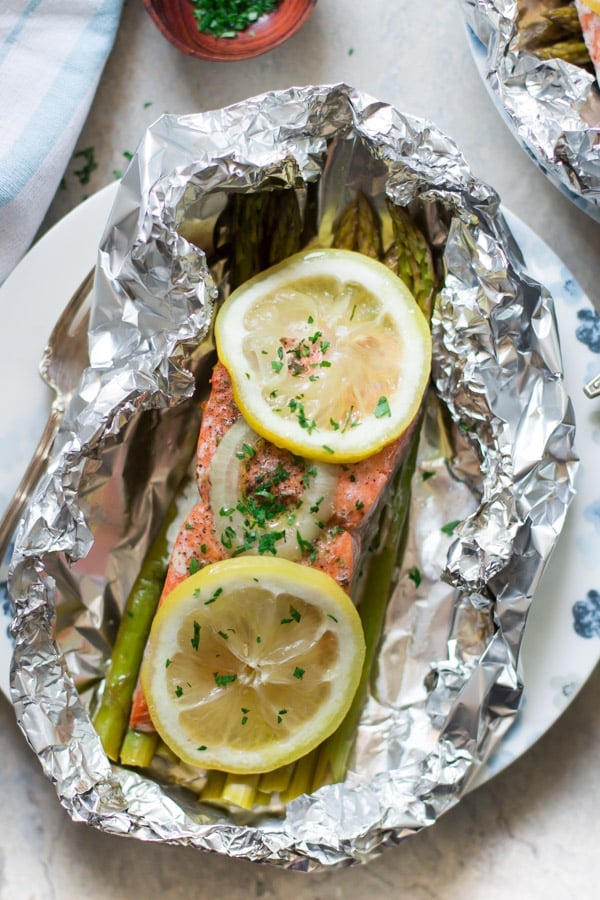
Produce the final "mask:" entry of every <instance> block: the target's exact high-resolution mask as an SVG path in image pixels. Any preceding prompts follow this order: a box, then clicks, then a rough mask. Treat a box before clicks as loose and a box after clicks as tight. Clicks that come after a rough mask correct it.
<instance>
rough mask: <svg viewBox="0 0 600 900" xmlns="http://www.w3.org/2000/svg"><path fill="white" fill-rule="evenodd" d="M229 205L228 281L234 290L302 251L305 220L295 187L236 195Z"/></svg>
mask: <svg viewBox="0 0 600 900" xmlns="http://www.w3.org/2000/svg"><path fill="white" fill-rule="evenodd" d="M230 203H231V208H230V210H229V211H228V212H229V216H230V231H231V250H230V271H229V282H230V286H231V289H232V290H234V289H235V288H236V287H238V286H239V285H240V284H243V283H244V282H245V281H247V280H248V279H249V278H252V276H253V275H256V274H257V273H258V272H261V271H262V270H263V269H267V268H268V267H269V266H271V265H274V264H275V263H277V262H280V261H281V260H283V259H285V258H286V257H288V256H291V255H292V254H293V253H297V252H298V250H300V246H301V239H302V217H301V214H300V208H299V205H298V198H297V196H296V191H295V190H293V189H292V188H287V189H284V190H279V191H261V192H258V193H253V194H233V196H232V198H231V201H230ZM242 235H243V240H241V239H240V237H241V236H242Z"/></svg>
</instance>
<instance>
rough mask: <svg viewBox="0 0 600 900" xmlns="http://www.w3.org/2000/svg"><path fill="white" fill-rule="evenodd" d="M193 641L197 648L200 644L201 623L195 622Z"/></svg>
mask: <svg viewBox="0 0 600 900" xmlns="http://www.w3.org/2000/svg"><path fill="white" fill-rule="evenodd" d="M191 643H192V647H193V648H194V650H197V649H198V647H199V646H200V625H199V623H198V622H194V635H193V637H192V639H191Z"/></svg>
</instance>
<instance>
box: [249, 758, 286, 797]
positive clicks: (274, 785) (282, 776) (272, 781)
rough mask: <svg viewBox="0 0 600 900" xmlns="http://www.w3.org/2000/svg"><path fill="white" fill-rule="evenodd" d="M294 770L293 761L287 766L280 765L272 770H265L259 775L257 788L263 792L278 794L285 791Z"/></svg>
mask: <svg viewBox="0 0 600 900" xmlns="http://www.w3.org/2000/svg"><path fill="white" fill-rule="evenodd" d="M293 771H294V763H289V764H288V765H287V766H280V767H279V768H278V769H274V770H273V771H272V772H266V773H265V774H264V775H261V778H260V784H259V786H258V787H259V790H260V791H261V793H264V794H280V793H281V792H282V791H285V790H286V788H287V786H288V785H289V783H290V779H291V777H292V773H293Z"/></svg>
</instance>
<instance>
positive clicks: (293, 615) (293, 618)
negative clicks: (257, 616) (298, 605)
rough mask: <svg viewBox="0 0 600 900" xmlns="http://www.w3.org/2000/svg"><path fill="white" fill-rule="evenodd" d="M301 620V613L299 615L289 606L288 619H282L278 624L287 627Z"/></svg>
mask: <svg viewBox="0 0 600 900" xmlns="http://www.w3.org/2000/svg"><path fill="white" fill-rule="evenodd" d="M301 618H302V615H301V613H299V612H298V610H297V609H295V607H293V606H290V614H289V618H287V619H282V620H281V621H280V623H279V624H280V625H289V624H290V623H291V622H299V621H300V619H301Z"/></svg>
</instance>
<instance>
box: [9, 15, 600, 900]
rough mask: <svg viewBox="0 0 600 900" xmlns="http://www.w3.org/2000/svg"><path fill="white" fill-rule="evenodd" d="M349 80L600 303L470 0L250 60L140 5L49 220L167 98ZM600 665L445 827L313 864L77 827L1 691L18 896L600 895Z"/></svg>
mask: <svg viewBox="0 0 600 900" xmlns="http://www.w3.org/2000/svg"><path fill="white" fill-rule="evenodd" d="M338 81H345V82H347V83H349V84H352V85H353V86H355V87H357V88H359V89H360V90H363V91H366V92H368V93H370V94H372V95H374V96H375V97H378V98H379V99H381V100H384V101H388V102H391V103H393V104H394V105H396V106H397V107H399V108H400V109H402V110H403V111H405V112H410V113H412V114H414V115H418V116H421V117H423V118H428V119H431V120H433V121H434V122H435V123H436V124H437V125H438V126H439V127H440V128H442V129H443V130H444V131H445V132H446V133H447V134H449V135H450V136H451V137H452V138H454V140H455V141H456V142H457V143H458V144H459V146H460V147H461V149H462V151H463V153H464V155H465V157H466V159H467V161H468V162H469V163H470V165H471V167H472V169H473V171H474V173H475V174H476V175H477V176H479V177H481V178H483V179H484V180H487V181H489V182H490V183H491V184H492V185H493V186H494V187H495V188H496V189H497V190H498V192H499V193H500V195H501V197H502V199H503V201H504V202H505V204H506V205H507V206H508V207H509V208H510V209H512V210H513V211H514V212H515V213H516V214H517V215H519V216H520V217H521V218H522V219H524V220H525V222H527V223H528V224H529V225H530V226H531V227H532V228H533V229H534V230H535V231H536V232H537V233H538V234H539V235H540V236H541V237H542V238H543V239H544V240H545V241H546V243H547V244H549V246H550V247H551V248H552V249H554V250H555V252H557V253H558V254H559V255H560V256H561V257H562V259H563V260H564V262H565V263H566V264H567V265H568V267H569V268H570V269H571V271H572V272H573V274H574V275H575V277H576V278H577V280H578V281H579V282H580V284H581V285H582V286H583V288H584V289H585V290H586V291H587V292H588V294H589V296H590V298H591V299H592V300H593V301H595V302H596V303H597V301H598V300H599V299H600V298H599V296H598V285H599V284H600V254H599V253H598V242H599V237H600V226H599V225H597V224H595V223H594V222H592V221H591V220H590V219H589V218H588V217H587V216H586V215H585V214H584V213H582V212H580V211H579V210H577V209H576V208H575V207H574V206H573V205H572V204H571V203H570V202H569V201H568V200H566V199H565V198H563V197H562V196H561V195H560V194H559V193H558V191H557V190H556V189H555V188H553V187H552V185H550V184H549V183H548V182H547V181H546V179H545V178H544V176H543V175H542V174H541V173H540V172H539V171H538V170H537V169H536V168H535V167H534V165H533V164H532V163H531V162H530V160H529V159H528V158H527V156H526V154H525V153H524V152H523V150H522V149H521V148H520V147H519V146H518V145H517V143H516V141H515V140H514V138H513V137H512V136H511V135H510V133H509V132H508V130H507V128H506V126H505V125H504V124H503V122H502V121H501V119H500V116H499V115H498V113H497V112H496V110H495V109H494V107H493V105H492V102H491V100H490V99H489V97H488V95H487V92H486V90H485V88H484V86H483V85H482V83H481V81H480V80H479V77H478V75H477V72H476V69H475V66H474V64H473V62H472V60H471V57H470V53H469V49H468V45H467V41H466V37H465V33H464V26H463V23H462V19H461V15H460V12H459V8H458V4H456V3H454V2H450V0H445V2H440V0H412V2H408V0H362V2H356V0H320V2H319V3H318V5H317V8H316V10H315V12H314V14H313V16H312V18H311V19H310V21H309V22H308V23H307V25H306V26H305V27H304V29H303V30H302V32H301V33H299V34H298V35H297V36H296V37H294V38H293V39H292V40H291V41H289V42H288V43H287V44H286V45H284V46H283V47H281V48H279V49H277V50H275V51H273V52H272V53H270V54H267V55H265V56H263V57H260V58H258V59H255V60H250V61H246V62H240V63H235V64H225V63H212V64H211V63H206V62H202V61H198V60H193V59H191V58H188V57H186V56H184V55H182V54H180V53H179V52H178V51H177V50H175V49H174V48H173V47H172V46H171V45H170V44H168V43H167V42H166V41H165V40H164V39H163V38H162V37H161V35H160V34H159V33H158V32H157V31H156V29H155V28H154V26H153V25H152V23H151V22H150V20H149V18H148V17H147V15H146V13H145V11H144V9H143V6H142V4H141V2H140V0H129V2H126V3H125V7H124V12H123V18H122V23H121V28H120V31H119V35H118V39H117V43H116V46H115V49H114V52H113V54H112V56H111V59H110V60H109V63H108V65H107V67H106V70H105V73H104V76H103V78H102V82H101V84H100V88H99V91H98V94H97V97H96V100H95V103H94V106H93V108H92V111H91V114H90V117H89V120H88V122H87V124H86V127H85V129H84V132H83V134H82V136H81V140H80V142H79V145H78V147H79V148H80V149H81V148H86V147H90V146H93V147H94V158H95V160H96V163H97V168H96V169H95V170H94V172H93V173H92V177H91V180H90V182H89V184H87V185H84V186H82V185H81V184H80V183H79V180H78V179H77V177H76V176H75V175H74V170H75V169H77V168H78V165H77V163H76V162H72V163H71V165H70V166H69V170H68V172H67V175H66V179H65V181H66V187H65V188H64V189H61V190H60V191H59V192H58V194H57V197H56V199H55V201H54V203H53V205H52V207H51V209H50V211H49V213H48V216H47V218H46V221H45V223H44V227H43V229H42V232H43V231H45V230H46V229H47V228H48V227H49V226H50V225H52V224H53V223H54V222H56V221H58V219H60V218H61V217H62V216H63V215H64V214H65V213H67V212H68V211H69V210H70V209H72V208H73V207H74V206H75V205H76V204H77V203H78V202H80V200H81V199H82V198H83V197H84V196H86V195H87V194H90V193H92V192H94V191H96V190H98V189H99V188H101V187H103V186H104V185H105V184H107V183H109V182H110V181H112V180H113V178H114V175H113V170H119V169H121V170H122V169H124V168H125V165H126V159H125V158H124V156H123V153H124V152H132V151H133V150H135V147H136V145H137V143H138V141H139V139H140V138H141V136H142V133H143V131H144V128H145V127H146V126H147V125H148V124H150V123H151V122H152V121H153V120H154V119H155V118H157V117H158V116H159V115H160V114H161V113H163V112H171V113H190V112H195V111H198V110H204V109H209V108H213V107H220V106H223V105H225V104H227V103H230V102H233V101H236V100H240V99H243V98H244V97H247V96H250V95H252V94H255V93H259V92H262V91H265V90H270V89H274V88H284V87H289V86H290V85H301V84H309V83H312V84H315V83H332V82H338ZM599 689H600V672H598V671H597V672H596V673H595V674H594V676H593V677H592V678H591V679H590V680H589V682H588V683H587V685H585V686H584V688H583V690H582V691H581V693H580V695H579V696H578V697H577V698H576V699H575V700H574V702H573V703H572V705H571V706H570V707H569V708H568V709H567V711H566V712H565V713H564V714H563V716H562V717H561V718H560V719H559V721H558V722H557V723H556V724H555V725H554V726H553V727H552V729H551V730H550V731H549V732H548V733H547V734H546V735H545V736H544V737H543V738H542V739H541V740H540V741H539V742H538V743H537V744H536V745H535V746H534V747H533V748H532V749H531V750H530V751H529V752H528V753H527V754H526V755H525V756H524V757H523V758H521V759H520V760H518V761H517V762H516V763H514V764H513V765H512V766H511V767H510V768H509V769H507V770H506V771H505V772H503V773H502V774H501V775H499V776H497V777H496V779H494V780H493V781H491V782H489V783H488V784H486V785H484V786H483V787H482V788H479V789H478V790H477V791H476V792H475V793H474V794H472V795H470V796H468V797H467V798H465V799H464V800H463V801H462V802H461V803H460V804H459V806H458V807H456V808H455V809H454V810H452V811H451V812H449V813H448V814H447V815H446V816H445V817H444V818H443V819H441V820H440V821H439V822H438V823H437V824H436V825H435V826H434V827H432V828H430V829H429V830H427V831H426V832H423V833H421V834H419V835H417V836H415V837H412V838H410V839H409V840H407V841H406V842H404V843H403V844H402V845H401V846H400V847H398V848H396V849H393V850H389V851H387V852H386V853H384V854H383V856H381V857H380V858H378V859H376V860H374V861H372V862H371V863H370V864H369V865H367V866H365V867H360V868H353V869H343V870H339V871H335V872H324V873H316V874H313V875H300V874H296V873H289V872H285V871H280V870H276V869H271V868H268V867H262V866H260V867H259V866H255V865H253V864H249V863H244V862H237V861H232V860H229V859H224V858H221V857H217V856H207V855H203V854H199V853H196V852H194V851H192V850H185V849H182V848H176V847H168V846H154V845H146V844H143V843H141V842H138V841H133V840H127V839H124V838H116V837H110V836H107V835H104V834H101V833H99V832H96V831H94V830H92V829H91V828H88V827H86V826H81V825H75V824H73V823H72V822H71V821H70V819H69V818H68V816H67V814H66V813H65V812H64V811H63V810H62V808H61V807H60V805H59V804H58V802H57V800H56V797H55V794H54V791H53V788H52V786H51V785H50V784H49V783H48V782H47V781H46V779H45V778H44V776H43V775H42V773H41V771H40V769H39V766H38V763H37V760H36V759H35V757H34V756H33V754H32V753H31V752H30V750H29V749H28V747H27V745H26V743H25V741H24V739H23V737H22V735H21V733H20V731H19V730H18V728H17V726H16V724H15V722H14V714H13V711H12V708H11V707H10V705H9V703H8V702H7V701H6V700H4V698H0V759H1V760H2V763H1V765H0V797H1V802H0V898H1V900H30V898H31V900H63V898H72V897H77V898H79V900H88V898H89V900H105V898H106V900H109V898H110V900H126V898H127V900H130V898H135V897H138V896H152V897H160V898H165V900H166V898H168V900H175V898H180V897H181V898H183V897H186V898H187V897H199V898H208V897H210V898H218V900H220V898H226V900H230V898H231V900H237V898H240V900H241V898H248V900H250V898H253V897H265V898H272V900H284V898H285V900H287V898H288V897H290V896H293V897H295V898H296V900H308V898H311V900H325V898H344V900H359V898H361V900H362V898H370V897H384V898H407V900H408V898H410V900H455V898H461V900H462V898H464V900H479V898H482V900H483V898H485V900H505V898H506V900H508V898H511V900H512V898H518V900H520V898H526V900H538V898H539V900H542V898H543V900H563V898H564V900H567V898H577V900H592V898H596V897H597V896H599V893H600V889H599V887H598V881H599V879H598V874H597V866H598V862H597V854H598V847H599V846H600V825H599V816H598V809H599V807H600V766H599V765H598V757H599V750H600V711H599V704H598V696H599Z"/></svg>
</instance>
